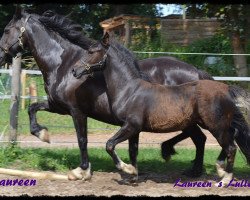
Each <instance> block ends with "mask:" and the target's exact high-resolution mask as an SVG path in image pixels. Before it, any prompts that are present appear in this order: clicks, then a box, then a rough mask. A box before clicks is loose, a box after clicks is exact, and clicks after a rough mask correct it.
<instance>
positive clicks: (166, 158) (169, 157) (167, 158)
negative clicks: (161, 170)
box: [163, 156, 171, 162]
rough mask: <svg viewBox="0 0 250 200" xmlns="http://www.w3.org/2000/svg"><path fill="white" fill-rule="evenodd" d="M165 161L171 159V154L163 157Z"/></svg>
mask: <svg viewBox="0 0 250 200" xmlns="http://www.w3.org/2000/svg"><path fill="white" fill-rule="evenodd" d="M163 159H164V160H165V161H166V162H169V161H170V160H171V156H167V157H165V158H163Z"/></svg>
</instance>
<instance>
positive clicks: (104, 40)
mask: <svg viewBox="0 0 250 200" xmlns="http://www.w3.org/2000/svg"><path fill="white" fill-rule="evenodd" d="M102 44H103V45H104V46H109V33H108V32H106V33H105V34H104V36H103V37H102Z"/></svg>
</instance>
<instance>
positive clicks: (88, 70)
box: [72, 50, 108, 79]
mask: <svg viewBox="0 0 250 200" xmlns="http://www.w3.org/2000/svg"><path fill="white" fill-rule="evenodd" d="M107 56H108V50H107V51H106V53H105V54H104V56H103V58H102V60H100V61H99V62H97V63H94V64H89V63H87V62H85V61H83V60H81V62H82V64H83V68H84V70H83V71H82V72H81V73H80V74H79V75H76V73H75V70H74V69H73V70H72V73H73V76H74V77H75V78H77V79H79V78H81V77H82V76H83V75H85V74H90V75H92V76H93V73H94V72H96V71H101V70H102V69H103V68H104V67H103V66H104V64H105V62H106V59H107Z"/></svg>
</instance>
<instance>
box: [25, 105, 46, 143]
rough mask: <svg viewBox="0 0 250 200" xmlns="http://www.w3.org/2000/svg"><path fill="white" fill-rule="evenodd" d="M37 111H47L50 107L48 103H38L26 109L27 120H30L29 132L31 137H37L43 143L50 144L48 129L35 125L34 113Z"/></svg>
mask: <svg viewBox="0 0 250 200" xmlns="http://www.w3.org/2000/svg"><path fill="white" fill-rule="evenodd" d="M37 111H48V112H50V107H49V104H48V101H43V102H39V103H32V104H31V105H30V106H29V108H28V114H29V120H30V132H31V134H32V135H34V136H36V137H38V138H39V139H40V140H41V141H43V142H48V143H49V142H50V140H49V133H48V129H47V127H45V126H41V125H39V124H38V123H37V118H36V113H37Z"/></svg>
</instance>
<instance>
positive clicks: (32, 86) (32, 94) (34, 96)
mask: <svg viewBox="0 0 250 200" xmlns="http://www.w3.org/2000/svg"><path fill="white" fill-rule="evenodd" d="M29 91H30V98H31V99H30V103H35V102H37V87H36V82H35V81H34V80H31V82H30V87H29Z"/></svg>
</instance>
